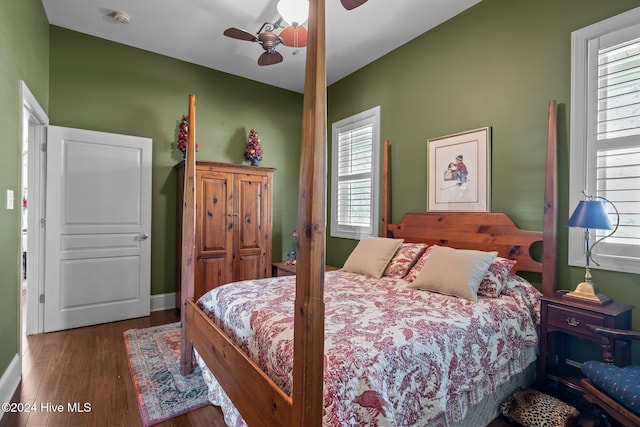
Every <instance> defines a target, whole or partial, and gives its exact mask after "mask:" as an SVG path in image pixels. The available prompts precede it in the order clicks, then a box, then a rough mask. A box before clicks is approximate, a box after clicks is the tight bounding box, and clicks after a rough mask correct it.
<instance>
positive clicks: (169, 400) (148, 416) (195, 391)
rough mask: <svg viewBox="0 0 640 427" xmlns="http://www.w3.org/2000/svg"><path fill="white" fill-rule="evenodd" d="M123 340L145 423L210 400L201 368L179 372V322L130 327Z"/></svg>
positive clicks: (205, 403)
mask: <svg viewBox="0 0 640 427" xmlns="http://www.w3.org/2000/svg"><path fill="white" fill-rule="evenodd" d="M124 340H125V345H126V347H127V356H128V359H129V368H131V376H132V377H133V383H134V384H135V388H136V395H137V398H138V408H139V409H140V416H141V417H142V423H143V424H144V425H145V427H146V426H151V425H154V424H157V423H160V422H162V421H165V420H168V419H170V418H173V417H177V416H178V415H182V414H184V413H187V412H189V411H193V410H194V409H198V408H201V407H203V406H205V405H207V404H208V403H209V401H208V400H207V386H206V385H205V383H204V380H203V379H202V374H201V373H200V368H196V369H195V370H194V371H193V373H191V374H189V375H187V376H183V375H181V374H180V345H181V342H180V323H179V322H178V323H170V324H167V325H161V326H155V327H152V328H147V329H129V330H128V331H125V332H124ZM195 366H197V365H195Z"/></svg>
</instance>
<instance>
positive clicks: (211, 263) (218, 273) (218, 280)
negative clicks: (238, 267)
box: [196, 257, 233, 293]
mask: <svg viewBox="0 0 640 427" xmlns="http://www.w3.org/2000/svg"><path fill="white" fill-rule="evenodd" d="M201 263H202V273H203V276H202V279H201V280H198V278H196V283H200V284H201V286H202V293H205V292H207V291H209V290H211V289H213V288H215V287H217V286H220V285H224V284H225V283H229V282H231V281H233V277H232V275H231V271H232V269H231V259H230V258H227V257H217V258H216V257H214V258H205V259H202V261H201Z"/></svg>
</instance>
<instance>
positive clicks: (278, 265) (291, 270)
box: [271, 262, 340, 277]
mask: <svg viewBox="0 0 640 427" xmlns="http://www.w3.org/2000/svg"><path fill="white" fill-rule="evenodd" d="M335 270H340V267H334V266H332V265H325V266H324V271H335ZM295 274H296V265H295V264H285V263H284V262H274V263H273V264H271V276H273V277H282V276H294V275H295Z"/></svg>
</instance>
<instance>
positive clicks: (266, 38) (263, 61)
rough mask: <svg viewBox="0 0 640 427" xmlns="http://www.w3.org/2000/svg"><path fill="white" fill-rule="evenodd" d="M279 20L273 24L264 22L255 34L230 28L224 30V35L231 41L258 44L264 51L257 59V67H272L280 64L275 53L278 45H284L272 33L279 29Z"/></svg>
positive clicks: (280, 39)
mask: <svg viewBox="0 0 640 427" xmlns="http://www.w3.org/2000/svg"><path fill="white" fill-rule="evenodd" d="M280 27H281V26H280V20H279V21H278V22H276V23H274V24H272V23H269V22H265V23H264V24H262V27H260V29H259V30H258V32H257V33H256V34H251V33H250V32H249V31H247V30H243V29H241V28H236V27H231V28H227V29H226V30H224V33H223V34H224V35H225V36H227V37H231V38H232V39H238V40H246V41H249V42H258V43H259V44H260V46H262V48H263V49H264V52H263V53H262V55H260V56H259V57H258V65H272V64H277V63H279V62H282V59H283V58H282V55H281V54H280V52H278V51H276V47H278V45H279V44H284V40H283V39H282V38H280V36H279V35H277V34H276V33H274V30H276V29H278V28H280Z"/></svg>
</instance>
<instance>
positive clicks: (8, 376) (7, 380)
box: [0, 354, 22, 420]
mask: <svg viewBox="0 0 640 427" xmlns="http://www.w3.org/2000/svg"><path fill="white" fill-rule="evenodd" d="M21 378H22V360H21V359H20V355H19V354H16V355H15V356H14V357H13V360H12V361H11V363H9V366H8V367H7V370H6V371H4V374H2V377H0V402H2V403H6V402H11V398H12V397H13V394H14V393H15V392H16V389H17V388H18V384H20V379H21ZM4 414H5V413H4V411H2V413H1V414H0V420H1V419H2V417H4Z"/></svg>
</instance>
